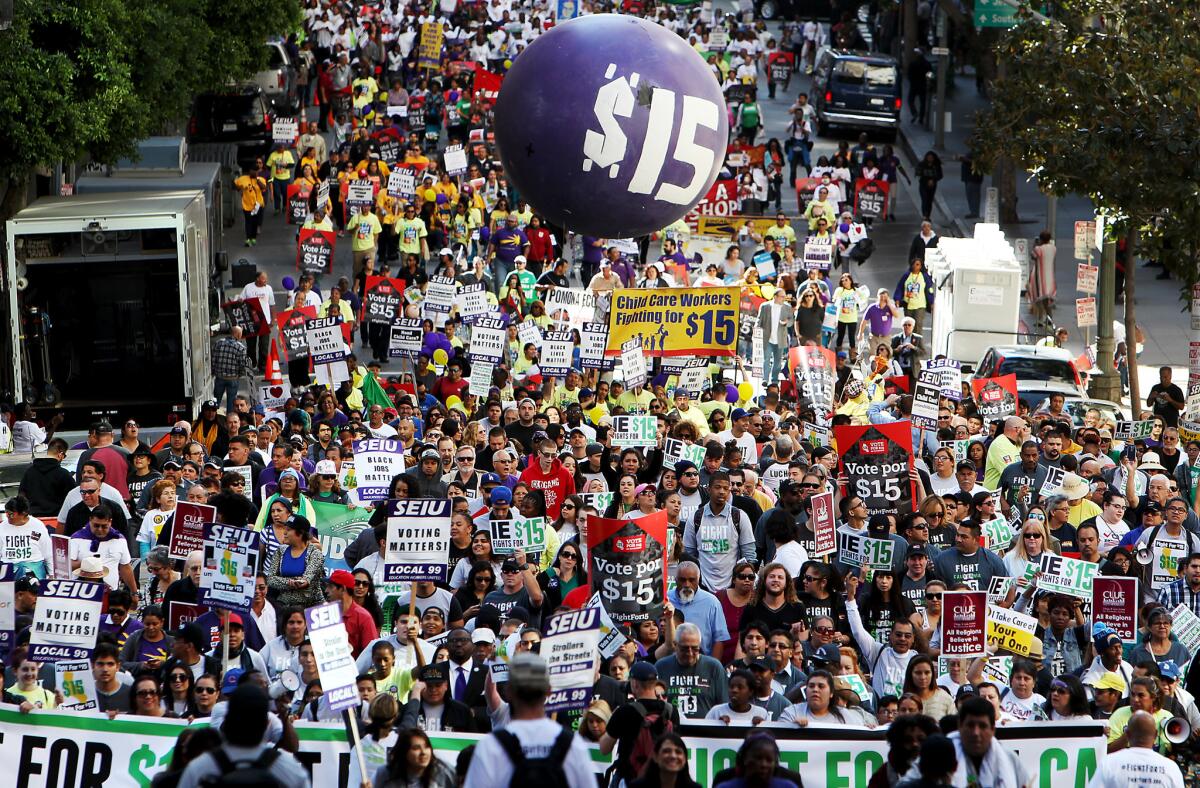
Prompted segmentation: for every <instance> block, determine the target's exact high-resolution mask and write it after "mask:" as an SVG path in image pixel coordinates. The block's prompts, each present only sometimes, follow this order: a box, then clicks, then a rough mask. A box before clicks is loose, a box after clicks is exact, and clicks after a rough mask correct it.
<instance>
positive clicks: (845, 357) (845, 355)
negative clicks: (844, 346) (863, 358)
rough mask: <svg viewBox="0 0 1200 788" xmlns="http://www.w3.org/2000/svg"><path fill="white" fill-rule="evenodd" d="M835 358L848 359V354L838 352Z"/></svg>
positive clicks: (843, 351) (842, 351)
mask: <svg viewBox="0 0 1200 788" xmlns="http://www.w3.org/2000/svg"><path fill="white" fill-rule="evenodd" d="M837 357H838V358H844V359H848V358H850V354H849V353H847V352H846V351H845V350H839V351H838V353H837Z"/></svg>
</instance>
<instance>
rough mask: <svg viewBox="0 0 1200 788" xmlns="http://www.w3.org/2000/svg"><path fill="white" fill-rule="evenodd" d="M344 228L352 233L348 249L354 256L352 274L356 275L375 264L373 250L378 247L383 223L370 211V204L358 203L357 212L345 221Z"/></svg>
mask: <svg viewBox="0 0 1200 788" xmlns="http://www.w3.org/2000/svg"><path fill="white" fill-rule="evenodd" d="M346 229H347V230H349V231H350V232H352V233H353V236H351V240H350V251H351V252H352V253H353V256H354V275H355V276H358V275H359V273H360V272H361V271H362V270H363V269H364V268H373V267H374V265H375V252H376V251H377V250H378V248H379V234H380V233H382V232H383V224H382V223H381V222H380V221H379V217H378V216H376V215H375V214H373V213H371V206H369V205H360V206H359V208H358V213H356V214H354V215H353V216H351V217H350V221H349V222H347V223H346Z"/></svg>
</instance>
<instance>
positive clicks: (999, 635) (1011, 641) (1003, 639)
mask: <svg viewBox="0 0 1200 788" xmlns="http://www.w3.org/2000/svg"><path fill="white" fill-rule="evenodd" d="M977 593H978V592H977ZM944 598H945V597H943V599H944ZM1037 625H1038V620H1037V619H1036V618H1034V617H1033V616H1027V615H1025V614H1024V613H1018V612H1017V611H1015V610H1009V609H1008V608H1006V607H999V606H997V605H991V606H989V607H988V614H987V642H988V643H989V644H990V645H993V646H995V647H996V648H1002V649H1004V650H1005V651H1010V652H1012V653H1013V654H1016V655H1018V656H1021V657H1027V656H1029V650H1030V649H1031V648H1033V633H1034V631H1035V630H1036V629H1037ZM1005 683H1006V684H1007V683H1008V682H1007V681H1006V682H1005Z"/></svg>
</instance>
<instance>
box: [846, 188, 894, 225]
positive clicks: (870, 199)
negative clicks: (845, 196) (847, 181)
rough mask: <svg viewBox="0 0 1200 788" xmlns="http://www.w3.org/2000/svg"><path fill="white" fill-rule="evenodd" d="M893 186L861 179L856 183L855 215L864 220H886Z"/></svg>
mask: <svg viewBox="0 0 1200 788" xmlns="http://www.w3.org/2000/svg"><path fill="white" fill-rule="evenodd" d="M890 188H891V184H889V183H888V182H887V181H875V180H871V181H869V180H866V179H864V178H859V179H858V180H857V181H855V182H854V213H855V214H857V215H858V216H860V217H861V218H863V219H886V218H887V209H888V191H889V190H890Z"/></svg>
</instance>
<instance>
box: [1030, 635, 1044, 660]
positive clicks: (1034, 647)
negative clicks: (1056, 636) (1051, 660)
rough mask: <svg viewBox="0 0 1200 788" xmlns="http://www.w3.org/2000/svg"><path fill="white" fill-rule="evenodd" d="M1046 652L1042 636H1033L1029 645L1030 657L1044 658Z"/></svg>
mask: <svg viewBox="0 0 1200 788" xmlns="http://www.w3.org/2000/svg"><path fill="white" fill-rule="evenodd" d="M1044 657H1045V653H1044V652H1043V651H1042V640H1041V638H1033V639H1032V640H1031V641H1030V645H1029V659H1035V660H1036V659H1043V658H1044Z"/></svg>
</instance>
